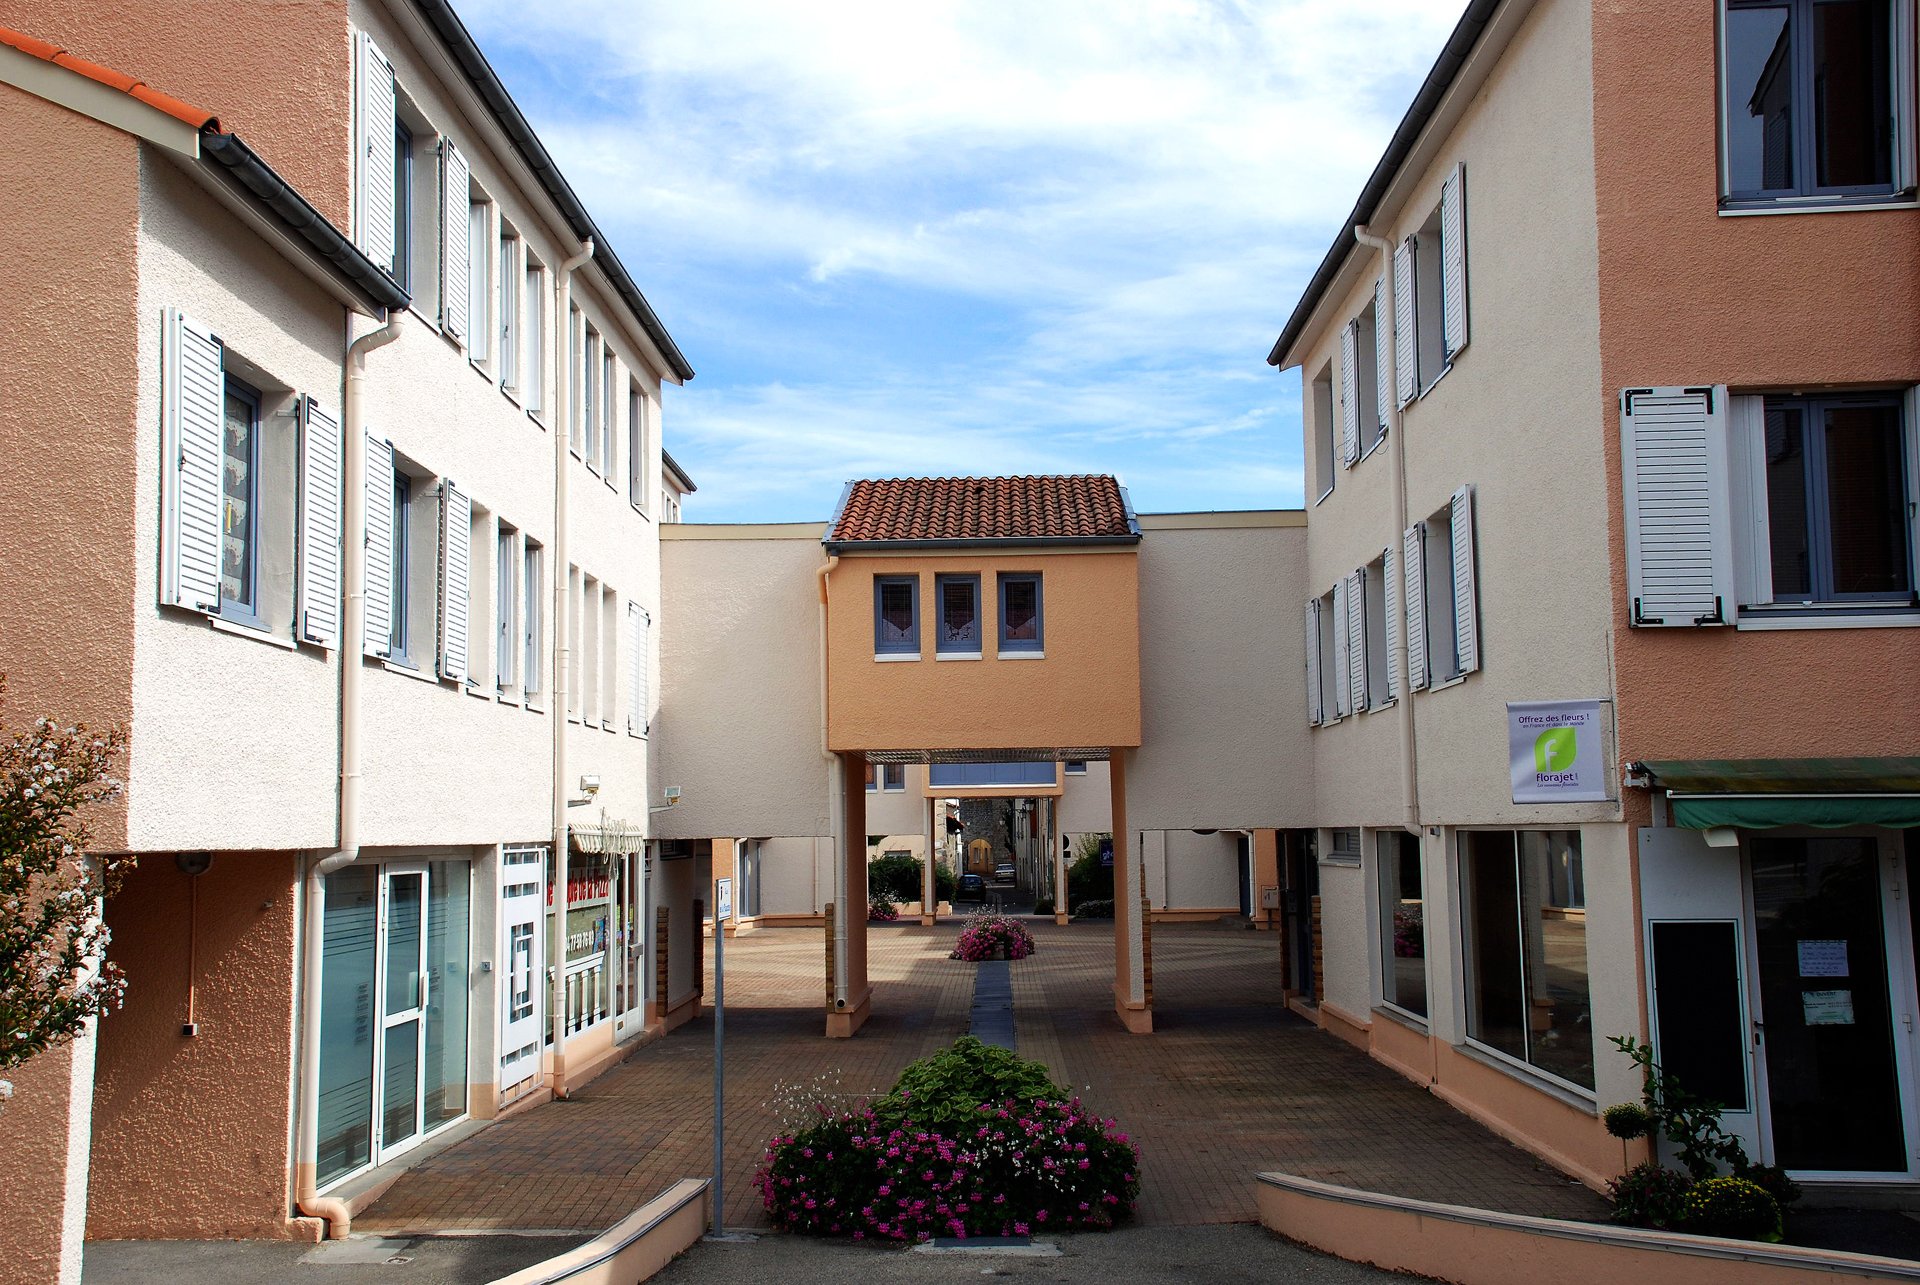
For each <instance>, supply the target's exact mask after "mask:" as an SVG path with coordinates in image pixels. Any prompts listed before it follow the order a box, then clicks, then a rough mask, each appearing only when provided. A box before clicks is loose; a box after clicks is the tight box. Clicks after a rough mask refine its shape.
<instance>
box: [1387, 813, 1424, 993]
mask: <svg viewBox="0 0 1920 1285" xmlns="http://www.w3.org/2000/svg"><path fill="white" fill-rule="evenodd" d="M1378 840H1379V864H1380V980H1381V985H1380V990H1381V997H1382V998H1383V999H1385V1000H1386V1002H1387V1003H1389V1004H1392V1005H1393V1006H1394V1007H1395V1008H1403V1009H1405V1010H1406V1011H1407V1012H1409V1013H1413V1014H1416V1015H1418V1016H1420V1017H1425V1016H1426V1015H1427V930H1426V902H1425V900H1424V899H1423V898H1422V896H1421V892H1420V888H1421V883H1420V840H1419V838H1418V837H1417V836H1415V835H1411V834H1408V833H1407V832H1406V831H1404V830H1393V831H1386V832H1382V833H1381V834H1380V835H1379V836H1378Z"/></svg>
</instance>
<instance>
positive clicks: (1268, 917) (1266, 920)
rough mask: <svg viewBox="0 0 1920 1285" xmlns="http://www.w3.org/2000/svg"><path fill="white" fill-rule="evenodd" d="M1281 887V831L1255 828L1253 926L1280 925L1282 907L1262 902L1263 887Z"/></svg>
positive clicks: (1268, 927)
mask: <svg viewBox="0 0 1920 1285" xmlns="http://www.w3.org/2000/svg"><path fill="white" fill-rule="evenodd" d="M1279 887H1280V832H1279V831H1278V830H1255V831H1254V832H1253V926H1254V927H1255V928H1258V929H1260V930H1261V931H1263V932H1264V931H1266V930H1268V929H1271V928H1275V927H1278V926H1279V923H1280V909H1279V907H1277V906H1276V907H1273V908H1271V909H1269V908H1267V907H1264V906H1262V905H1261V904H1260V894H1261V890H1262V889H1263V888H1272V889H1275V890H1276V891H1277V890H1278V889H1279Z"/></svg>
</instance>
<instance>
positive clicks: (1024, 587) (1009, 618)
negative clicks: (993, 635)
mask: <svg viewBox="0 0 1920 1285" xmlns="http://www.w3.org/2000/svg"><path fill="white" fill-rule="evenodd" d="M1044 642H1045V638H1044V636H1043V630H1042V620H1041V610H1040V577H1039V575H1038V574H1037V573H1034V574H1030V573H1026V572H1017V573H1016V572H1011V571H1002V572H1001V573H1000V654H1001V655H1003V656H1005V655H1032V656H1039V655H1042V654H1044V651H1043V644H1044Z"/></svg>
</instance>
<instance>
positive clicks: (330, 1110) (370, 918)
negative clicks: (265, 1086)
mask: <svg viewBox="0 0 1920 1285" xmlns="http://www.w3.org/2000/svg"><path fill="white" fill-rule="evenodd" d="M378 901H379V876H378V873H377V871H376V870H375V869H374V868H373V867H371V866H348V867H347V868H346V869H345V870H337V871H335V872H334V873H333V874H330V875H328V876H327V905H326V912H325V915H324V916H323V918H322V939H321V950H320V976H321V982H320V1118H319V1135H320V1145H319V1152H318V1155H317V1157H316V1160H317V1166H316V1167H317V1172H318V1176H319V1181H320V1182H321V1184H322V1185H324V1184H326V1183H328V1182H331V1181H333V1180H334V1179H335V1178H338V1177H340V1176H341V1175H342V1174H347V1173H351V1172H353V1171H354V1170H355V1169H358V1168H361V1167H362V1166H364V1165H366V1164H367V1163H368V1162H369V1161H370V1160H371V1159H372V1158H373V1028H374V961H375V957H376V953H377V952H376V950H375V931H376V927H377V922H378V917H377V914H376V911H377V906H378Z"/></svg>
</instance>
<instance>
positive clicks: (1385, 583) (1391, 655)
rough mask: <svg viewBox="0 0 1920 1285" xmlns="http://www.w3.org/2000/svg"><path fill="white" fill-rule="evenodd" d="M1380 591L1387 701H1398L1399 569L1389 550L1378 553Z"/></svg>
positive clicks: (1397, 562)
mask: <svg viewBox="0 0 1920 1285" xmlns="http://www.w3.org/2000/svg"><path fill="white" fill-rule="evenodd" d="M1380 590H1381V598H1382V600H1383V601H1384V602H1385V603H1386V608H1387V609H1386V611H1385V613H1383V614H1384V615H1385V616H1386V629H1385V633H1386V638H1385V639H1384V642H1385V644H1386V648H1387V656H1386V660H1387V664H1386V671H1387V699H1388V700H1390V701H1391V700H1399V699H1400V665H1399V656H1400V569H1399V561H1398V559H1397V558H1395V556H1394V552H1393V550H1392V549H1391V548H1386V549H1382V550H1381V551H1380Z"/></svg>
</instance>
